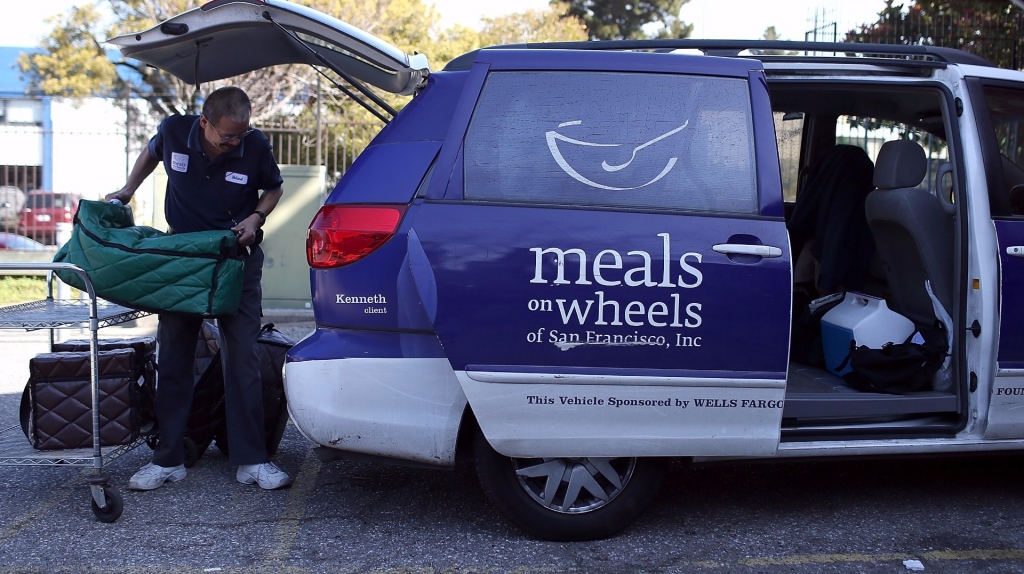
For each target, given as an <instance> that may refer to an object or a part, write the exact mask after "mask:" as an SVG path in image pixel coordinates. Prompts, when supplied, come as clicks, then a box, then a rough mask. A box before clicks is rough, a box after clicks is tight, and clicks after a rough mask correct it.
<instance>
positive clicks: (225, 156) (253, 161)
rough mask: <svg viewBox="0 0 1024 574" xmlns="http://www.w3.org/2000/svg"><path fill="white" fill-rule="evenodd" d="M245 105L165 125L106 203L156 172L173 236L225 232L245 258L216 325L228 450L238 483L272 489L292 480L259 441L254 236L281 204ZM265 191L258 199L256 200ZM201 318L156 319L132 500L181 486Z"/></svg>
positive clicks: (214, 104)
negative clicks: (151, 433) (228, 308)
mask: <svg viewBox="0 0 1024 574" xmlns="http://www.w3.org/2000/svg"><path fill="white" fill-rule="evenodd" d="M250 112H251V105H250V103H249V98H248V96H246V94H245V92H243V91H242V90H240V89H238V88H233V87H229V88H221V89H219V90H216V91H214V92H213V93H212V94H210V96H209V97H207V98H206V101H205V103H204V104H203V113H202V115H200V116H193V115H188V116H179V115H175V116H171V117H168V118H166V119H165V120H164V121H163V122H162V123H161V124H160V128H159V131H158V132H157V134H156V135H155V136H153V139H151V140H150V141H149V145H148V146H147V148H146V149H144V150H143V151H142V154H141V155H140V156H139V159H138V160H137V161H136V163H135V167H134V168H133V169H132V172H131V174H130V175H129V176H128V182H127V183H126V184H125V186H124V187H123V188H122V189H120V190H118V191H116V192H114V193H111V194H109V195H107V196H106V199H107V201H110V200H113V199H117V200H120V201H121V202H122V203H128V201H129V200H130V199H131V197H132V195H133V194H134V193H135V190H136V189H138V187H139V185H141V184H142V182H143V180H145V179H146V177H147V176H149V174H151V173H152V172H153V170H154V169H155V168H156V166H157V164H158V163H159V162H161V161H162V162H164V167H165V169H166V170H167V195H166V199H165V206H164V213H165V215H166V217H167V223H168V225H170V227H171V232H172V233H188V232H194V231H209V230H217V229H230V230H231V231H233V232H235V233H236V234H237V236H238V243H239V244H240V245H242V246H245V247H248V248H249V251H250V253H249V255H248V257H246V259H245V272H244V279H243V284H242V298H241V303H240V304H239V307H238V313H237V314H235V315H232V316H228V317H218V318H217V322H218V325H219V327H220V349H221V360H222V362H223V367H224V394H225V411H226V412H225V414H226V417H227V432H228V446H229V448H228V450H229V452H230V455H229V458H230V460H231V463H232V464H235V465H238V472H237V473H236V475H235V477H236V478H237V480H238V481H239V482H241V483H245V484H253V483H255V484H258V485H259V486H260V487H261V488H265V489H275V488H281V487H284V486H288V485H289V484H291V478H290V477H289V476H288V475H287V474H286V473H284V472H283V471H281V470H280V469H279V468H277V466H275V465H274V463H272V462H270V457H269V456H268V455H267V449H266V445H265V439H264V434H263V387H262V383H261V381H260V373H259V359H258V358H257V355H256V338H257V336H258V335H259V330H260V316H261V314H262V308H261V300H262V290H261V288H260V279H261V277H262V274H263V251H262V250H261V249H260V247H259V245H257V244H255V240H256V232H257V231H258V230H259V229H260V227H262V226H263V224H264V223H265V222H266V219H267V215H268V214H270V212H271V211H273V210H274V206H276V205H277V202H278V200H279V199H280V198H281V194H282V190H281V183H282V181H283V180H282V179H281V171H280V169H278V167H277V162H276V161H275V160H274V155H273V151H272V149H271V147H270V142H269V141H267V138H266V136H264V135H263V133H262V132H260V131H257V130H254V129H252V128H251V127H249V116H250ZM261 189H262V190H264V192H263V195H259V190H261ZM201 326H202V317H199V316H197V315H181V314H174V313H164V314H161V315H160V326H159V329H158V331H157V338H158V340H159V343H160V350H159V358H158V360H159V382H158V386H157V397H156V418H157V425H158V433H159V444H158V446H157V448H156V450H155V451H154V453H153V462H152V463H150V464H147V465H146V466H144V467H143V468H142V469H141V470H140V471H139V472H137V473H136V474H135V475H134V476H133V477H132V478H131V480H130V481H129V483H128V488H130V489H132V490H153V489H155V488H159V487H161V486H163V484H164V483H165V482H177V481H179V480H182V479H184V478H185V475H186V471H185V466H184V462H185V449H184V437H185V430H186V424H187V422H188V415H189V411H190V410H191V407H192V394H193V392H192V391H193V386H194V380H193V364H194V363H195V355H196V344H197V342H198V337H199V332H200V329H201Z"/></svg>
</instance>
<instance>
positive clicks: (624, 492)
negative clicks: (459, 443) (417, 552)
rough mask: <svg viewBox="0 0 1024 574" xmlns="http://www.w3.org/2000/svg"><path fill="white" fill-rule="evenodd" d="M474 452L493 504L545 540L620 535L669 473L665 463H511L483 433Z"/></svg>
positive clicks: (646, 460) (630, 460) (549, 460)
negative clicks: (492, 445)
mask: <svg viewBox="0 0 1024 574" xmlns="http://www.w3.org/2000/svg"><path fill="white" fill-rule="evenodd" d="M473 450H474V456H475V458H476V472H477V476H478V477H479V478H480V484H481V486H482V487H483V490H484V493H485V494H487V498H488V499H490V501H491V504H493V505H494V506H496V507H497V508H498V510H499V511H500V512H501V513H502V514H503V515H504V516H505V517H506V518H507V519H508V520H509V521H511V522H512V523H514V524H515V525H517V526H519V527H520V528H522V529H523V530H525V531H526V532H527V533H529V534H530V535H532V536H536V537H537V538H543V539H545V540H557V541H569V540H596V539H599V538H607V537H608V536H611V535H613V534H615V533H617V532H619V531H620V530H622V529H623V528H625V527H626V526H628V525H629V524H630V523H631V522H633V520H635V519H636V517H637V516H639V515H640V513H641V512H642V511H643V510H644V508H646V507H647V505H648V503H650V501H651V499H652V498H654V495H655V494H657V491H658V487H659V486H660V485H661V481H662V479H663V478H664V477H665V471H666V468H667V464H666V462H667V461H666V459H660V458H629V457H620V458H595V457H590V458H509V457H507V456H503V455H501V454H499V453H498V452H496V451H495V450H494V449H493V448H491V445H490V444H488V442H487V439H486V438H484V436H483V433H481V432H480V431H477V434H476V438H475V441H474V449H473Z"/></svg>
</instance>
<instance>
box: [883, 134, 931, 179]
mask: <svg viewBox="0 0 1024 574" xmlns="http://www.w3.org/2000/svg"><path fill="white" fill-rule="evenodd" d="M927 170H928V160H927V159H926V158H925V155H924V149H922V148H921V146H920V145H918V144H917V143H916V142H912V141H910V140H895V141H891V142H885V143H884V144H882V149H881V150H879V152H878V159H877V160H876V161H875V178H874V183H875V187H877V188H878V189H899V188H901V187H917V184H919V183H921V181H922V180H923V179H924V175H925V172H926V171H927Z"/></svg>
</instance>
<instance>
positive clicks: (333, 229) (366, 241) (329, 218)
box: [306, 205, 407, 269]
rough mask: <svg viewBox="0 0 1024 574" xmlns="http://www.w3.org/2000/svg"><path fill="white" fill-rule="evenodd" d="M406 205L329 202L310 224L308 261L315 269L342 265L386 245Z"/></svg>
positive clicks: (307, 241) (307, 240) (396, 227)
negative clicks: (333, 203)
mask: <svg viewBox="0 0 1024 574" xmlns="http://www.w3.org/2000/svg"><path fill="white" fill-rule="evenodd" d="M406 207H407V206H405V205H325V206H323V207H321V208H320V211H319V212H318V213H317V214H316V217H314V218H313V223H310V224H309V231H308V232H307V233H306V261H308V262H309V266H310V267H312V268H314V269H329V268H331V267H341V266H342V265H348V264H349V263H352V262H354V261H358V260H360V259H362V258H363V257H366V256H367V255H369V254H370V253H372V252H373V251H374V250H375V249H377V248H378V247H380V246H381V245H384V244H385V243H386V242H387V240H388V239H391V236H392V235H394V234H395V230H396V229H398V223H399V222H400V221H402V215H404V214H405V209H406Z"/></svg>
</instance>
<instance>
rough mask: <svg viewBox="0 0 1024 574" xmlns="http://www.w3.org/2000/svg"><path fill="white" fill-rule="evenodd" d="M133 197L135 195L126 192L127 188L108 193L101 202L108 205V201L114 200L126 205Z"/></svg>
mask: <svg viewBox="0 0 1024 574" xmlns="http://www.w3.org/2000/svg"><path fill="white" fill-rule="evenodd" d="M133 195H135V194H134V193H132V192H131V191H128V188H121V189H119V190H117V191H115V192H113V193H108V194H107V195H105V196H103V201H106V202H107V203H110V200H112V199H116V200H118V201H120V202H121V203H123V204H125V205H128V202H129V201H131V200H132V196H133Z"/></svg>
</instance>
